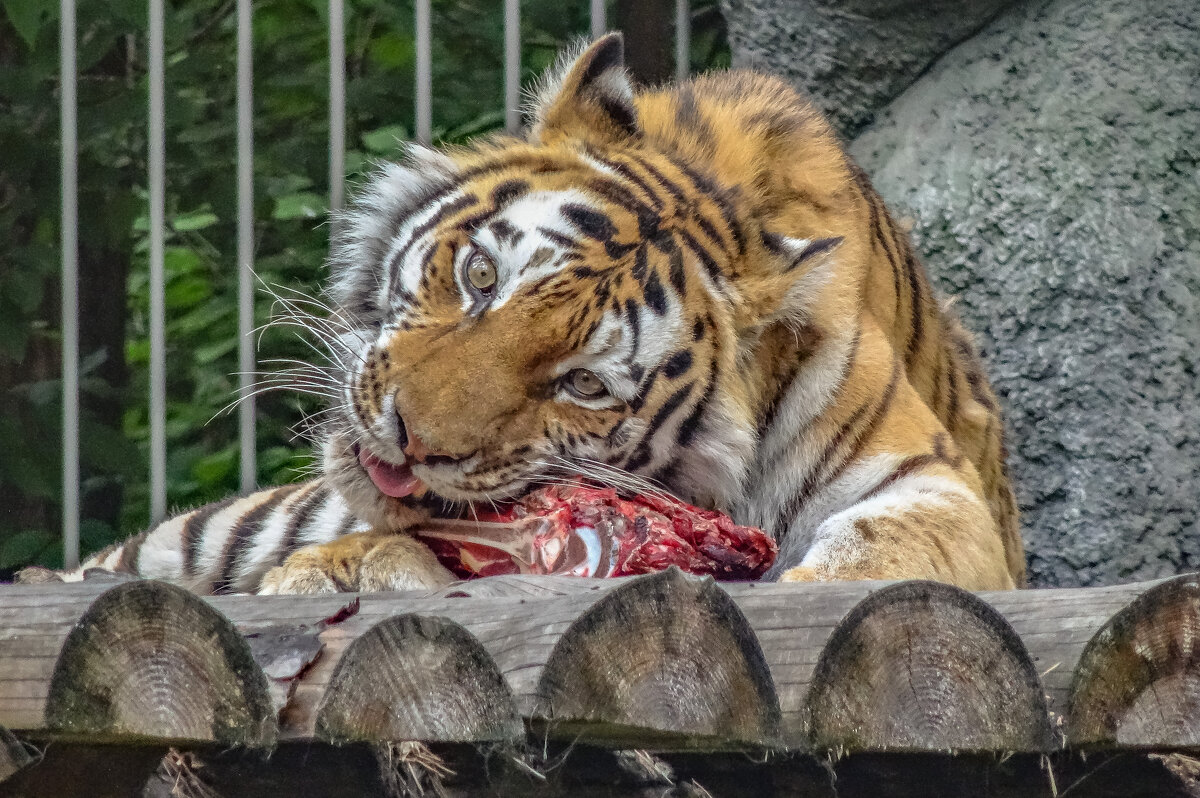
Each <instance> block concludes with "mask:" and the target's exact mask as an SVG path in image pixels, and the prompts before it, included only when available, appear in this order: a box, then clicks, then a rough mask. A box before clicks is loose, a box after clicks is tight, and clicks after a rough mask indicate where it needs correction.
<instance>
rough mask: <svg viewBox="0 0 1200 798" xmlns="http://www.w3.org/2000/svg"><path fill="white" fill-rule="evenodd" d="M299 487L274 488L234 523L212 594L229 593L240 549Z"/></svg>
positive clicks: (223, 552) (222, 554)
mask: <svg viewBox="0 0 1200 798" xmlns="http://www.w3.org/2000/svg"><path fill="white" fill-rule="evenodd" d="M300 487H301V486H300V485H285V486H284V487H282V488H276V489H275V490H274V491H272V492H271V495H270V497H269V498H267V499H266V501H264V502H263V503H262V504H260V505H258V506H257V507H255V508H254V509H253V510H250V511H249V512H248V513H246V514H245V515H243V516H242V517H241V518H240V519H238V520H237V522H235V523H234V525H233V528H232V529H231V530H230V533H231V534H230V536H229V540H228V542H227V543H226V544H225V549H224V550H223V551H222V552H221V568H220V571H219V572H218V574H217V578H216V579H214V580H213V582H212V592H213V593H226V592H229V590H230V589H231V588H232V587H233V571H234V569H235V568H236V567H237V564H238V558H239V557H240V555H241V553H242V549H243V548H245V547H246V545H247V544H249V543H251V542H252V540H253V538H254V536H255V535H257V534H258V532H259V531H260V530H261V529H262V524H263V521H264V520H265V519H266V517H267V516H268V515H270V514H271V513H272V512H274V510H275V508H276V507H278V506H279V505H280V503H281V502H283V500H284V499H286V498H287V497H288V496H290V495H291V494H293V493H295V492H296V490H298V489H299V488H300Z"/></svg>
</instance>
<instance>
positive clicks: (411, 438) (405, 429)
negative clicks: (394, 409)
mask: <svg viewBox="0 0 1200 798" xmlns="http://www.w3.org/2000/svg"><path fill="white" fill-rule="evenodd" d="M396 426H397V436H396V443H397V444H398V445H399V446H400V449H401V450H402V451H403V452H404V456H405V457H406V458H407V459H409V460H416V461H417V462H418V463H424V462H427V461H430V460H437V459H443V460H453V459H455V458H453V457H451V456H450V455H448V454H446V453H445V452H439V451H437V450H436V449H430V448H429V447H428V446H427V445H426V444H425V441H423V440H421V436H420V435H418V434H417V433H416V432H414V431H413V430H412V428H411V427H409V426H408V425H407V424H405V423H404V417H403V416H401V415H400V414H399V413H397V414H396Z"/></svg>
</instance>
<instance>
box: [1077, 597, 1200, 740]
mask: <svg viewBox="0 0 1200 798" xmlns="http://www.w3.org/2000/svg"><path fill="white" fill-rule="evenodd" d="M1068 718H1069V723H1068V726H1067V742H1068V743H1069V744H1071V745H1109V744H1113V743H1117V744H1120V745H1124V746H1146V747H1151V746H1162V745H1169V746H1177V747H1183V746H1191V747H1200V577H1197V575H1195V574H1192V575H1189V576H1182V577H1178V578H1176V579H1173V580H1171V581H1169V582H1164V583H1163V584H1161V585H1157V586H1155V587H1152V588H1150V589H1149V590H1147V591H1146V592H1145V593H1143V594H1142V595H1140V596H1138V597H1137V598H1136V599H1134V600H1133V601H1132V602H1130V604H1129V606H1127V607H1126V608H1125V609H1123V610H1121V611H1120V612H1118V613H1117V614H1116V615H1115V616H1113V618H1112V619H1111V620H1109V622H1108V623H1106V624H1105V625H1104V626H1103V627H1102V628H1101V629H1100V631H1098V632H1096V634H1095V636H1093V637H1092V639H1091V640H1090V641H1089V642H1088V644H1087V647H1086V648H1085V649H1084V651H1083V654H1082V656H1080V658H1079V666H1078V667H1077V668H1076V670H1075V676H1074V680H1073V682H1072V685H1071V698H1070V713H1069V715H1068Z"/></svg>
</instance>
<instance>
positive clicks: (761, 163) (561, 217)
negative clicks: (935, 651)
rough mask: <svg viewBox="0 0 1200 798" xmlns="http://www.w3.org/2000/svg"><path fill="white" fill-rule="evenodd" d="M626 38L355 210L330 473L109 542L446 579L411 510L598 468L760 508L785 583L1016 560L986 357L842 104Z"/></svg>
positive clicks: (940, 574)
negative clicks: (629, 67)
mask: <svg viewBox="0 0 1200 798" xmlns="http://www.w3.org/2000/svg"><path fill="white" fill-rule="evenodd" d="M621 50H622V46H621V40H620V38H619V36H614V35H610V36H607V37H605V38H603V39H600V40H599V41H597V42H596V43H594V44H593V45H591V46H590V47H589V48H588V49H586V50H584V51H583V52H582V53H580V54H579V55H577V56H576V57H574V58H572V59H568V60H567V61H565V62H564V64H563V66H562V68H561V69H559V70H557V71H555V72H554V73H552V75H551V76H550V77H549V78H548V79H547V81H546V83H545V85H544V87H543V89H542V91H541V92H540V94H539V99H538V101H537V104H536V107H535V108H534V112H533V118H534V123H533V125H532V128H531V131H530V135H529V137H528V138H527V139H525V140H518V139H514V138H508V137H497V138H494V139H490V140H486V141H482V142H480V143H478V144H476V145H473V146H471V147H467V148H461V149H452V150H447V151H442V152H438V151H433V150H427V149H423V148H419V147H414V148H412V149H411V150H410V152H409V156H408V159H407V160H406V161H405V162H404V163H402V164H397V165H392V166H389V167H387V168H385V169H384V170H382V171H381V173H380V174H379V175H378V176H377V177H376V178H375V179H374V181H373V182H372V183H371V184H370V185H369V186H368V187H367V189H366V190H365V191H364V192H363V193H362V195H361V196H360V198H359V199H358V201H357V204H356V205H355V206H354V208H353V209H352V210H351V211H350V212H349V213H348V214H347V216H346V217H345V219H344V220H343V224H342V225H341V226H340V228H339V236H340V237H339V238H338V239H336V240H335V241H334V244H333V248H332V252H331V268H332V272H333V273H332V282H331V288H330V292H329V296H330V304H331V306H332V308H331V309H332V311H333V312H332V314H331V315H330V316H329V317H328V318H327V319H325V320H324V321H322V322H320V324H319V325H316V324H314V330H315V332H316V333H317V336H318V337H319V338H321V339H322V340H324V341H325V343H326V344H327V345H328V346H329V347H330V350H331V353H332V355H333V357H334V359H335V360H336V361H337V362H338V364H339V365H338V367H337V368H336V369H334V370H333V372H332V373H330V372H328V371H325V372H321V375H323V376H322V378H323V379H326V380H328V381H329V384H330V400H331V403H332V406H333V407H332V411H331V414H330V417H329V418H330V421H329V422H328V423H327V424H326V425H325V426H324V427H323V431H322V434H321V445H322V451H323V475H322V477H321V478H320V479H319V480H318V481H315V482H312V483H308V484H306V485H303V486H298V487H297V486H292V487H287V488H276V489H272V490H268V491H264V492H262V493H259V494H255V495H254V496H251V497H247V498H244V499H234V500H230V501H228V502H226V503H224V504H222V505H219V506H216V507H207V508H201V509H199V510H196V511H193V512H192V513H190V514H186V515H184V516H181V517H179V518H176V519H172V520H170V521H168V522H166V523H164V524H163V525H161V526H160V527H158V528H156V529H154V530H151V531H149V532H147V533H144V534H143V535H141V536H139V537H137V538H135V539H133V540H132V541H130V542H127V543H126V544H125V545H124V547H121V548H118V549H116V550H114V551H111V552H106V553H104V554H103V555H102V556H98V557H97V558H93V560H92V561H91V562H90V565H92V566H100V567H119V568H124V569H128V570H133V571H136V572H138V573H142V574H146V575H152V576H159V577H162V578H169V579H174V580H175V581H178V582H181V583H183V584H186V585H188V586H189V587H192V588H193V589H196V590H201V591H223V590H262V591H264V592H296V591H316V590H333V589H381V588H394V587H413V586H428V585H435V584H439V583H441V582H443V581H446V580H447V579H449V575H448V574H447V573H446V572H445V571H444V570H443V569H441V567H440V566H438V565H437V563H436V562H435V561H434V560H433V558H432V557H431V556H429V553H428V551H426V550H423V549H422V547H420V546H419V545H418V544H416V543H415V542H413V540H412V539H411V538H410V537H408V536H407V535H404V534H403V532H404V531H405V530H407V529H411V528H413V527H414V526H416V525H419V524H420V522H421V520H422V519H424V518H428V517H430V515H436V516H462V515H464V514H466V513H468V512H469V508H470V506H472V505H473V504H475V503H480V502H487V501H497V500H502V499H504V498H508V497H511V496H514V495H518V494H520V493H521V492H522V491H525V490H528V489H529V488H530V487H531V486H535V485H538V484H542V483H544V482H546V481H551V480H554V479H559V478H562V477H564V476H566V475H569V474H575V473H583V474H586V475H588V476H591V477H593V478H596V479H600V480H601V481H606V482H610V483H613V484H616V485H618V486H620V487H623V488H626V489H629V490H639V489H646V488H648V487H652V486H656V485H661V486H665V487H666V488H667V489H669V490H670V491H672V492H673V493H675V494H677V495H678V496H680V497H681V498H683V499H685V500H687V501H689V502H692V503H695V504H700V505H703V506H709V507H715V508H718V509H721V510H724V511H725V512H728V513H730V514H731V515H732V516H733V517H734V518H735V519H736V520H737V521H738V522H739V523H748V524H754V525H757V526H761V527H762V528H763V529H765V530H766V531H768V532H769V533H770V534H772V535H774V536H775V537H776V538H777V540H778V541H779V543H780V559H779V562H778V563H777V565H776V568H775V569H774V570H773V572H772V574H770V576H773V577H775V578H780V579H785V580H824V579H874V578H881V579H894V578H930V579H938V580H943V581H946V582H951V583H954V584H958V585H961V586H963V587H966V588H971V589H994V588H1008V587H1014V586H1019V585H1021V584H1022V583H1023V581H1024V556H1023V553H1022V546H1021V539H1020V534H1019V530H1018V525H1017V514H1016V509H1015V503H1014V500H1013V495H1012V490H1011V487H1010V484H1009V478H1008V474H1007V471H1006V467H1005V452H1004V444H1003V428H1002V424H1001V420H1000V416H999V410H998V405H997V402H996V398H995V396H994V395H993V393H992V391H991V389H990V387H989V386H988V382H987V379H986V378H985V377H984V374H983V369H982V365H981V363H980V360H979V357H978V355H977V354H976V353H975V351H974V349H973V347H972V344H971V341H970V338H969V337H968V335H967V334H966V333H965V332H964V330H963V329H962V327H961V326H960V325H959V323H958V321H957V320H956V319H955V318H954V316H953V315H952V314H951V313H950V312H949V311H948V310H947V309H946V307H945V306H944V305H943V304H942V303H941V302H939V300H938V299H937V297H936V296H935V293H934V291H933V289H932V287H931V286H930V284H929V280H928V278H927V276H926V274H925V271H924V269H923V267H922V266H921V264H920V263H919V261H918V260H917V257H916V255H915V253H914V251H913V248H912V245H911V243H910V242H909V239H908V236H907V235H906V234H905V233H904V231H902V230H901V229H900V228H899V227H898V226H897V225H896V223H895V222H894V221H893V219H892V218H891V216H890V215H889V213H888V211H887V209H886V208H885V207H884V204H883V202H882V201H881V200H880V198H879V196H878V195H877V194H876V192H875V191H874V189H873V188H872V187H871V184H870V181H869V180H868V179H867V177H866V176H865V175H864V174H863V173H862V171H861V170H860V169H858V167H856V166H855V165H854V164H853V163H852V162H851V160H850V159H849V157H848V156H847V155H846V154H845V152H844V151H843V150H842V148H841V147H840V146H839V144H838V142H837V140H836V137H835V136H834V134H833V133H832V132H831V130H830V128H829V126H828V125H827V124H826V122H825V121H824V119H823V118H822V117H821V115H820V114H819V113H818V112H817V111H816V110H815V109H814V108H813V107H812V106H811V105H810V104H809V103H808V102H807V101H806V100H804V99H803V98H802V97H800V96H799V95H798V94H796V92H794V91H793V90H792V89H790V88H789V87H788V86H786V85H785V84H784V83H782V82H781V81H779V80H777V79H775V78H771V77H767V76H764V75H759V74H754V73H751V72H729V73H722V74H713V75H707V76H704V77H700V78H697V79H695V80H692V81H689V82H687V83H684V84H682V85H679V86H673V87H668V88H663V89H657V90H651V91H645V92H642V93H635V92H634V91H633V89H632V87H631V85H630V83H629V81H628V79H627V77H626V75H625V72H624V69H623V66H622V52H621ZM281 563H282V564H281ZM276 566H278V567H276Z"/></svg>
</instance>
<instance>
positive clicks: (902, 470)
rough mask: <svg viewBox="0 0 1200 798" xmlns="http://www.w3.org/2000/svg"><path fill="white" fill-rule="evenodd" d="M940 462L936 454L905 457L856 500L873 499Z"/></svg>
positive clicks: (940, 459)
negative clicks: (908, 477)
mask: <svg viewBox="0 0 1200 798" xmlns="http://www.w3.org/2000/svg"><path fill="white" fill-rule="evenodd" d="M941 461H942V458H940V457H938V456H937V455H936V454H928V453H926V454H915V455H913V456H911V457H906V458H904V459H903V460H901V461H900V463H899V464H898V465H897V466H896V467H895V468H894V469H892V473H890V474H888V475H887V476H886V477H884V478H883V479H882V480H880V482H879V484H877V485H876V486H875V487H873V488H871V489H870V490H869V491H867V492H866V493H864V494H863V495H862V496H861V497H860V498H859V499H858V501H860V502H865V501H866V500H867V499H871V498H874V497H875V496H878V495H879V494H880V493H883V492H884V491H885V490H887V489H888V488H889V487H891V486H892V485H894V484H895V483H897V482H899V481H900V480H902V479H904V478H905V477H907V476H911V475H912V474H915V473H916V472H918V471H922V470H924V469H925V468H927V467H929V466H931V465H933V464H934V463H938V462H941Z"/></svg>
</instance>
